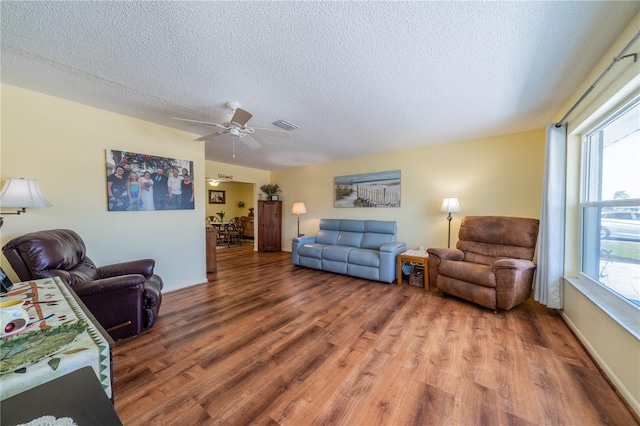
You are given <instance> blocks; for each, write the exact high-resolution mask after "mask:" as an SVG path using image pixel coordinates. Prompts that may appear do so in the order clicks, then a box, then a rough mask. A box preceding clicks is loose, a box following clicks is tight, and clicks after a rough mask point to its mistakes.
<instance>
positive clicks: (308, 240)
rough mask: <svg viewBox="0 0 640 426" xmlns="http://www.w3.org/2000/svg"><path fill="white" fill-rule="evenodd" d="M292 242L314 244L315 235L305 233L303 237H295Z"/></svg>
mask: <svg viewBox="0 0 640 426" xmlns="http://www.w3.org/2000/svg"><path fill="white" fill-rule="evenodd" d="M293 242H294V243H296V242H297V243H298V245H303V244H315V242H316V236H315V235H305V236H304V237H296V238H294V239H293Z"/></svg>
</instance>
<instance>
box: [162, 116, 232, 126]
mask: <svg viewBox="0 0 640 426" xmlns="http://www.w3.org/2000/svg"><path fill="white" fill-rule="evenodd" d="M171 118H172V119H173V120H180V121H189V122H191V123H200V124H207V125H209V126H216V127H220V128H221V129H226V128H227V127H225V126H223V125H222V124H218V123H210V122H208V121H200V120H190V119H188V118H178V117H171Z"/></svg>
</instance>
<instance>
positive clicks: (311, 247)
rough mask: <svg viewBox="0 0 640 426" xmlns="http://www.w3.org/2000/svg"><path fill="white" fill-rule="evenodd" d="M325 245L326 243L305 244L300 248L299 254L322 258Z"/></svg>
mask: <svg viewBox="0 0 640 426" xmlns="http://www.w3.org/2000/svg"><path fill="white" fill-rule="evenodd" d="M325 247H326V246H325V245H324V244H303V245H301V246H300V247H299V248H298V254H299V255H300V256H304V257H312V258H314V259H322V250H323V249H324V248H325Z"/></svg>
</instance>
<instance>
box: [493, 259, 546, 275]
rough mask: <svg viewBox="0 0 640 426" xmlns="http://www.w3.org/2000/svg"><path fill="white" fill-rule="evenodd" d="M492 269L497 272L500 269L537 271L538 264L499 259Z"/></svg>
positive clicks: (520, 260)
mask: <svg viewBox="0 0 640 426" xmlns="http://www.w3.org/2000/svg"><path fill="white" fill-rule="evenodd" d="M491 267H492V269H493V272H496V270H498V269H535V267H536V264H535V263H533V262H532V261H531V260H526V259H499V260H496V261H495V262H493V263H492V264H491Z"/></svg>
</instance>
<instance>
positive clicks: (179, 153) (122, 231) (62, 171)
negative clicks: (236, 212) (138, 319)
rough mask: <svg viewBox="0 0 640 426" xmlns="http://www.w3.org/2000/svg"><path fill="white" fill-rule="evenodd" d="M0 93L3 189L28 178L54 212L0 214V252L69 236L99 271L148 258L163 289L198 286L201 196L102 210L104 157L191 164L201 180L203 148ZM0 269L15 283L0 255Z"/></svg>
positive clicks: (105, 115) (147, 126)
mask: <svg viewBox="0 0 640 426" xmlns="http://www.w3.org/2000/svg"><path fill="white" fill-rule="evenodd" d="M1 90H2V91H1V93H0V96H1V99H2V111H1V114H2V115H1V118H2V129H1V135H2V139H1V142H0V143H1V145H0V148H1V151H0V152H1V157H0V177H1V180H2V184H4V182H5V180H6V179H8V178H19V177H24V178H30V179H37V180H38V183H39V185H40V188H41V190H42V192H43V193H44V195H45V197H46V198H47V199H48V200H49V201H50V202H51V204H53V207H49V208H44V209H28V210H27V213H26V214H22V215H20V216H15V215H7V216H5V217H4V218H5V223H4V226H3V227H2V229H1V235H0V238H1V241H2V244H3V245H4V244H5V243H6V242H7V241H9V240H10V239H11V238H13V237H16V236H18V235H21V234H24V233H27V232H31V231H36V230H42V229H53V228H70V229H73V230H74V231H76V232H77V233H78V234H80V235H81V236H82V238H83V239H84V241H85V243H86V245H87V252H88V255H89V257H91V258H92V259H93V260H94V261H95V262H96V264H97V265H98V266H100V265H105V264H109V263H114V262H120V261H126V260H132V259H138V258H146V257H149V258H153V259H155V260H156V272H157V273H158V274H159V275H160V276H161V277H162V278H163V280H164V282H165V291H169V290H174V289H177V288H180V287H184V286H188V285H193V284H198V283H202V282H206V275H205V231H204V225H203V223H204V222H203V220H204V219H203V218H204V206H205V201H206V199H205V198H204V197H202V196H198V197H196V202H195V210H171V211H154V212H142V211H139V212H109V211H107V202H106V200H107V197H106V168H105V162H106V157H105V150H106V149H116V150H122V151H131V152H137V153H144V154H153V155H159V156H165V157H171V158H177V159H184V160H191V161H193V162H194V172H195V181H196V182H203V181H204V178H205V167H204V146H203V145H201V144H194V143H193V141H192V139H193V137H194V135H192V134H188V133H185V132H181V131H178V130H175V129H171V128H168V127H163V126H159V125H156V124H152V123H149V122H145V121H141V120H136V119H133V118H130V117H126V116H122V115H118V114H114V113H111V112H108V111H104V110H100V109H97V108H92V107H88V106H86V105H82V104H78V103H74V102H69V101H66V100H63V99H59V98H54V97H51V96H46V95H42V94H39V93H36V92H31V91H27V90H23V89H20V88H17V87H13V86H9V85H6V84H3V85H2V86H1ZM198 195H200V194H198ZM2 211H5V212H6V211H9V209H7V208H3V209H2ZM1 264H2V267H3V268H4V269H5V270H7V271H8V273H9V276H10V278H12V279H13V280H16V279H17V278H16V276H15V274H13V271H12V270H10V266H9V265H8V262H7V261H6V259H4V257H2V263H1Z"/></svg>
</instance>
